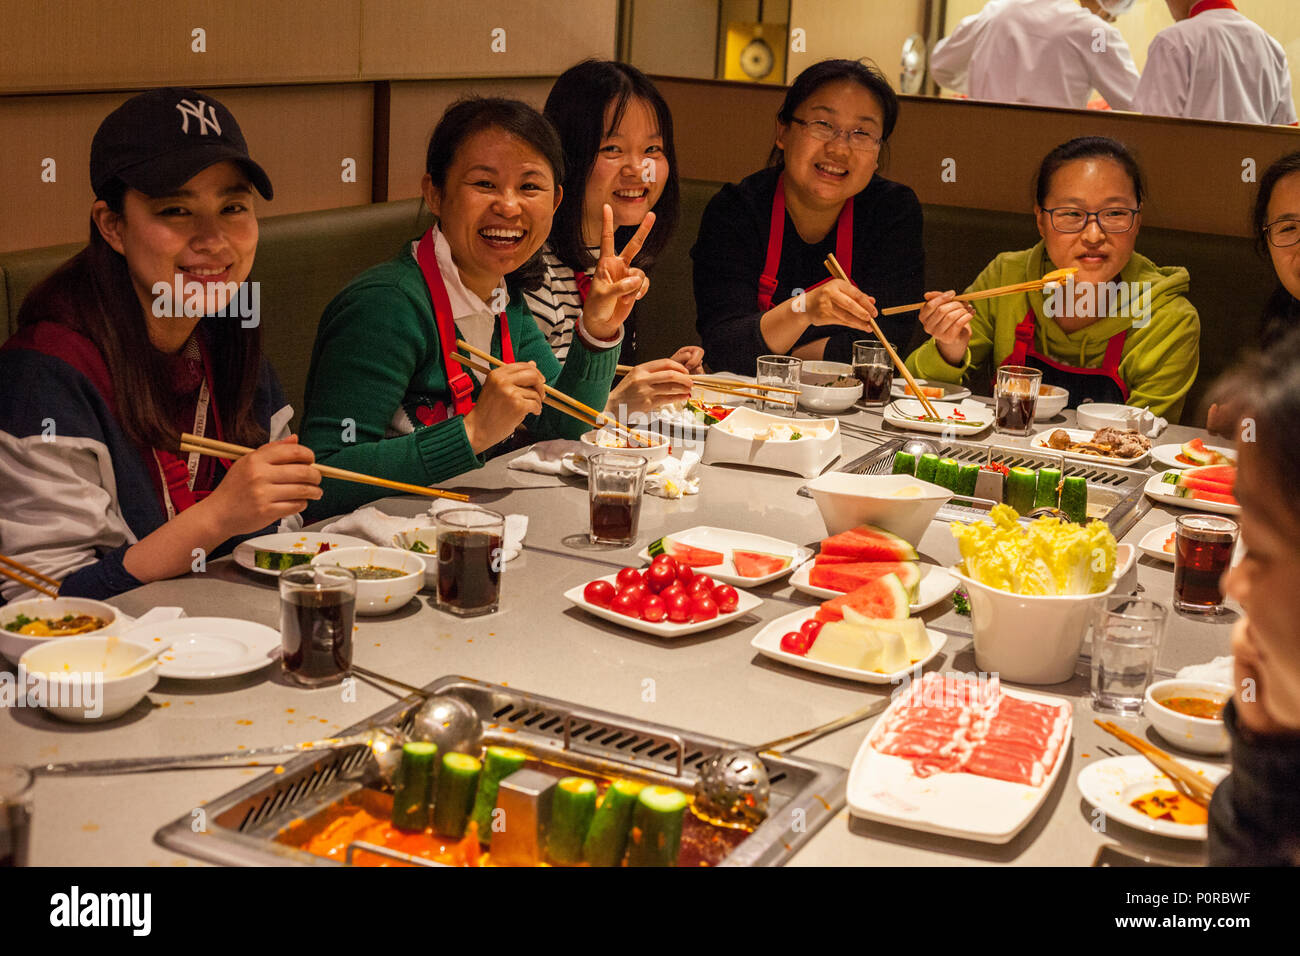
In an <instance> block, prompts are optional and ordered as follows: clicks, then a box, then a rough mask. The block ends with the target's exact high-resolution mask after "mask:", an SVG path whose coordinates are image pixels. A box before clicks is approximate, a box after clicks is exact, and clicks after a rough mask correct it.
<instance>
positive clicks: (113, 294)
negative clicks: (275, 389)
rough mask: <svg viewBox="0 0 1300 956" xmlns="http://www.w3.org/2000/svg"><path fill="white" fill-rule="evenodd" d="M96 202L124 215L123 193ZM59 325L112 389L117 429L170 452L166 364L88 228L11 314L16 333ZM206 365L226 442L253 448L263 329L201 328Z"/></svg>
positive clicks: (130, 290) (172, 411)
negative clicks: (83, 347)
mask: <svg viewBox="0 0 1300 956" xmlns="http://www.w3.org/2000/svg"><path fill="white" fill-rule="evenodd" d="M102 198H103V199H104V201H105V202H106V203H108V207H109V209H111V210H112V211H113V212H114V213H116V214H117V215H119V216H120V215H122V214H123V208H124V205H125V198H126V186H125V185H124V184H122V183H121V182H120V181H118V182H115V183H113V184H110V185H109V186H108V187H106V188H105V190H104V191H103V195H102ZM37 322H59V323H62V324H64V325H67V326H69V327H70V328H72V329H73V330H74V331H76V332H78V333H80V334H81V335H84V336H85V337H86V338H87V339H89V340H90V341H91V342H92V343H93V344H94V345H95V347H96V348H97V349H99V353H100V355H102V356H103V358H104V364H105V365H106V366H107V368H108V374H109V377H110V379H111V381H112V384H113V396H114V405H115V409H116V412H117V421H118V423H119V424H120V425H121V426H122V430H123V431H124V432H125V433H126V435H127V437H128V438H129V439H130V440H131V441H132V442H134V443H135V444H136V445H137V446H138V447H140V448H159V449H164V450H167V451H173V452H175V451H177V450H179V448H180V433H179V432H178V431H177V429H176V424H175V422H176V418H177V416H178V414H179V412H180V411H181V405H182V404H183V402H182V400H181V399H179V398H178V397H177V396H176V395H175V393H174V392H173V391H172V388H171V381H172V372H171V371H170V369H169V366H168V360H167V356H166V355H164V354H163V353H162V352H160V351H158V349H156V348H154V346H153V343H152V342H151V341H150V339H149V329H148V326H147V325H146V323H145V319H144V314H143V311H142V306H141V304H140V298H139V296H137V295H136V291H135V286H134V285H133V284H132V282H131V274H130V272H129V271H128V269H127V264H126V258H125V257H124V256H122V254H121V253H119V252H118V251H117V250H115V249H114V248H113V247H112V246H110V245H109V244H108V242H107V241H106V240H105V239H104V237H103V236H102V235H100V232H99V228H98V227H97V226H96V225H95V222H94V220H91V223H90V242H89V243H88V244H87V246H86V248H85V249H83V250H81V252H79V253H77V254H76V255H75V256H73V257H72V258H71V259H69V260H68V261H67V262H65V263H63V264H62V265H60V266H59V267H58V268H57V269H55V270H54V272H52V273H51V274H50V275H49V276H47V277H46V278H45V279H44V280H43V281H41V282H40V283H39V284H38V285H37V286H36V287H35V288H33V289H32V290H31V292H29V293H28V294H27V298H26V299H24V300H23V304H22V307H21V308H20V309H19V310H18V324H19V326H26V325H34V324H36V323H37ZM198 329H201V330H202V332H201V334H203V335H204V336H205V338H206V341H207V345H208V349H209V355H210V358H211V361H212V375H213V378H214V379H215V381H214V382H212V383H210V384H211V387H212V391H213V401H214V402H215V403H216V406H217V408H218V409H220V411H221V424H222V429H223V432H224V434H225V438H226V440H227V441H230V442H235V443H237V444H241V445H252V446H256V445H260V444H262V443H263V442H265V441H266V440H267V437H268V436H267V431H266V429H265V428H264V427H263V426H262V425H261V424H259V423H258V421H257V418H256V416H255V413H254V409H253V399H254V396H255V395H256V392H257V383H258V379H259V376H260V373H261V365H262V329H261V325H260V324H258V325H257V326H254V327H253V328H243V327H242V325H241V323H240V322H239V321H238V320H237V319H236V318H234V317H231V318H225V317H221V318H204V319H201V320H200V323H199V327H198Z"/></svg>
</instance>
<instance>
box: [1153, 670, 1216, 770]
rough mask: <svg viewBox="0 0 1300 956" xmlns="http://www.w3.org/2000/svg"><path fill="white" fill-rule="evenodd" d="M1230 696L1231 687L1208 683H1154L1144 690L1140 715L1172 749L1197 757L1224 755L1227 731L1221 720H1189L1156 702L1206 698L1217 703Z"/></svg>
mask: <svg viewBox="0 0 1300 956" xmlns="http://www.w3.org/2000/svg"><path fill="white" fill-rule="evenodd" d="M1231 696H1232V686H1231V685H1229V684H1221V683H1219V682H1218V681H1209V680H1183V679H1181V678H1178V677H1174V678H1171V679H1169V680H1158V681H1156V682H1155V683H1154V684H1152V685H1151V686H1150V687H1148V688H1147V693H1146V706H1145V707H1144V708H1143V709H1142V713H1143V715H1144V716H1145V717H1146V718H1147V719H1148V720H1149V721H1151V726H1152V727H1154V728H1155V729H1156V733H1158V734H1159V735H1160V736H1161V737H1163V738H1165V740H1167V741H1169V742H1170V743H1171V744H1173V745H1174V746H1175V747H1178V748H1180V749H1182V750H1190V751H1191V752H1192V753H1198V754H1221V753H1227V751H1228V728H1227V727H1226V726H1225V725H1224V723H1223V718H1222V717H1217V718H1211V717H1190V716H1188V715H1187V714H1180V713H1179V712H1178V711H1176V710H1170V709H1169V708H1168V707H1165V706H1164V705H1163V704H1161V703H1160V702H1161V701H1162V700H1168V699H1169V698H1170V697H1207V698H1209V699H1211V700H1214V701H1218V702H1220V703H1223V702H1226V701H1227V699H1228V698H1229V697H1231Z"/></svg>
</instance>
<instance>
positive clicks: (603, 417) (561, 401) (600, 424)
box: [452, 339, 654, 448]
mask: <svg viewBox="0 0 1300 956" xmlns="http://www.w3.org/2000/svg"><path fill="white" fill-rule="evenodd" d="M456 346H457V347H458V348H460V349H462V350H463V351H464V352H468V353H469V354H470V355H474V356H477V357H478V358H481V359H482V360H483V361H484V362H487V363H488V365H489V366H491V368H488V367H485V366H484V365H482V364H480V363H478V362H475V361H474V360H473V359H471V358H468V357H467V356H466V355H453V356H452V358H453V359H455V360H456V361H457V362H459V363H460V364H461V365H465V366H468V367H469V368H472V369H473V370H474V371H476V372H478V373H480V374H482V375H487V374H488V373H490V372H491V371H492V368H501V367H502V366H504V365H505V364H506V363H505V362H503V361H501V359H499V358H497V357H496V356H495V355H492V354H491V353H489V352H484V351H483V350H482V349H477V348H475V347H474V346H472V345H470V344H469V343H468V342H466V341H465V340H464V339H457V340H456ZM546 395H547V397H546V398H544V399H543V400H542V404H543V405H545V406H546V407H547V408H553V409H555V410H556V411H557V412H563V413H564V414H565V415H568V416H569V417H570V418H576V419H577V420H578V421H580V422H582V423H583V424H584V425H588V426H590V427H592V428H608V429H610V430H611V431H612V432H614V434H616V435H618V436H619V437H621V438H622V439H623V440H624V441H626V442H627V443H628V446H629V447H632V448H653V447H654V442H652V441H649V440H648V439H646V438H643V437H642V436H641V435H638V434H637V433H636V432H634V431H632V430H631V429H630V428H628V427H626V426H625V425H623V423H622V422H620V421H619V420H618V419H617V418H615V417H614V416H613V415H610V414H607V413H606V412H599V411H597V410H596V409H594V408H592V407H591V406H590V405H584V404H583V403H582V402H580V401H578V400H577V399H576V398H572V397H570V396H568V395H565V394H564V393H563V392H561V391H560V390H559V389H556V388H551V386H549V385H547V386H546Z"/></svg>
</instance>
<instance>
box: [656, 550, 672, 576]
mask: <svg viewBox="0 0 1300 956" xmlns="http://www.w3.org/2000/svg"><path fill="white" fill-rule="evenodd" d="M656 564H663V565H667V566H668V567H670V568H672V569H673V575H674V576H675V575H676V574H677V562H676V561H674V560H673V559H672V556H671V555H667V554H657V555H655V559H654V560H653V561H651V562H650V567H652V568H653V567H654V566H655V565H656Z"/></svg>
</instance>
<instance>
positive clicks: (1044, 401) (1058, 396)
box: [1034, 385, 1070, 422]
mask: <svg viewBox="0 0 1300 956" xmlns="http://www.w3.org/2000/svg"><path fill="white" fill-rule="evenodd" d="M1069 402H1070V393H1069V392H1068V391H1066V390H1065V389H1063V388H1061V386H1059V385H1042V386H1040V387H1039V389H1038V405H1037V406H1036V407H1035V409H1034V421H1036V422H1045V421H1047V419H1049V418H1055V417H1056V416H1057V415H1059V414H1061V409H1063V408H1065V406H1066V405H1068V404H1069Z"/></svg>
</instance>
